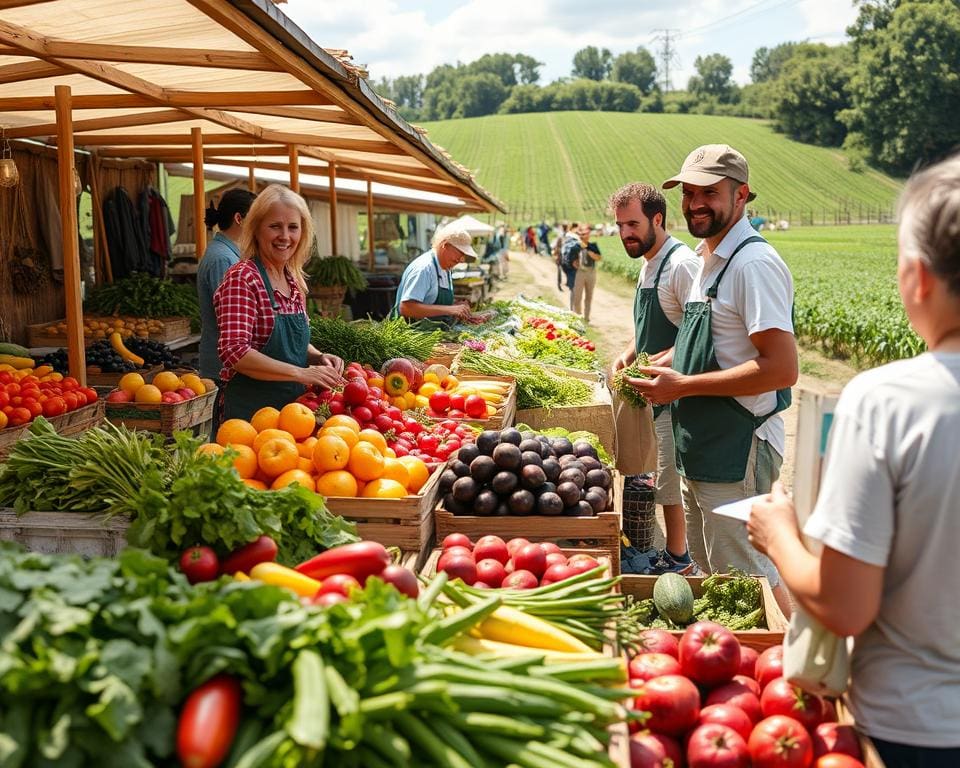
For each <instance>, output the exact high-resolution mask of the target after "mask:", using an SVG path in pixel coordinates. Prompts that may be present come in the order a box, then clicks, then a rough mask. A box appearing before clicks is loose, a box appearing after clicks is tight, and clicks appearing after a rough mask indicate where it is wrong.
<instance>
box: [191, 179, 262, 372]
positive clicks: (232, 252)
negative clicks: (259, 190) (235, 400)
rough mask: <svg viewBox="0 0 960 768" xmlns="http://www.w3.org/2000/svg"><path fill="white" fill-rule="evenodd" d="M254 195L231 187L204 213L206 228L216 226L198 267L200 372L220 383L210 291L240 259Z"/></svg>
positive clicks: (211, 291)
mask: <svg viewBox="0 0 960 768" xmlns="http://www.w3.org/2000/svg"><path fill="white" fill-rule="evenodd" d="M255 198H256V195H255V194H254V193H253V192H248V191H247V190H245V189H231V190H229V191H228V192H226V193H225V194H224V195H223V197H222V198H220V205H219V206H214V204H213V203H210V207H209V208H207V212H206V215H205V216H204V219H203V221H204V223H205V224H206V225H207V228H208V229H211V228H213V226H214V225H216V227H217V229H218V230H219V231H218V232H217V234H216V235H215V236H214V238H213V240H211V241H210V244H209V245H208V246H207V250H206V251H204V252H203V258H202V259H201V260H200V266H199V267H198V268H197V295H198V296H199V298H200V375H201V376H203V377H204V378H207V379H213V380H214V381H216V382H217V383H218V385H219V382H220V370H221V369H222V368H223V362H222V361H221V360H220V356H219V355H218V354H217V339H218V338H219V337H220V329H219V326H218V325H217V313H216V312H215V311H214V309H213V294H214V292H216V290H217V288H218V287H219V286H220V283H221V282H223V276H224V274H226V272H227V270H228V269H230V267H232V266H233V265H234V264H236V263H237V262H238V261H240V249H239V246H238V243H239V242H240V233H241V232H242V231H243V219H244V218H245V217H246V215H247V211H249V210H250V206H251V205H252V204H253V201H254V199H255Z"/></svg>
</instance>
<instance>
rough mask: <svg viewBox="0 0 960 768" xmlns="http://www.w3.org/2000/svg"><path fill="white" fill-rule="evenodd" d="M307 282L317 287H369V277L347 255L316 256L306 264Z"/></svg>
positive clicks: (358, 289)
mask: <svg viewBox="0 0 960 768" xmlns="http://www.w3.org/2000/svg"><path fill="white" fill-rule="evenodd" d="M303 271H304V272H306V275H307V282H308V283H309V284H310V285H312V286H315V287H325V286H333V285H342V286H344V287H345V288H347V289H349V290H352V291H362V290H364V289H366V287H367V278H366V277H364V276H363V273H362V272H361V271H360V270H359V269H358V268H357V265H356V264H354V263H353V260H352V259H348V258H347V257H346V256H323V257H321V256H314V257H313V258H312V259H310V261H308V262H307V263H306V265H305V266H304V270H303Z"/></svg>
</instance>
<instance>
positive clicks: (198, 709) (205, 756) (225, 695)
mask: <svg viewBox="0 0 960 768" xmlns="http://www.w3.org/2000/svg"><path fill="white" fill-rule="evenodd" d="M242 701H243V691H242V689H241V687H240V682H239V681H238V680H237V679H236V678H233V677H230V676H229V675H217V676H216V677H214V678H211V679H210V680H208V681H207V682H205V683H204V684H203V685H201V686H200V687H199V688H196V689H195V690H194V691H193V692H192V693H191V694H190V695H189V696H188V697H187V701H186V704H184V706H183V711H182V712H181V713H180V721H179V723H178V724H177V755H178V756H179V758H180V762H181V763H182V764H183V766H184V768H216V766H218V765H220V764H221V763H222V762H223V760H224V759H225V758H226V756H227V754H228V753H229V752H230V747H231V745H232V744H233V737H234V736H235V735H236V733H237V726H238V725H239V723H240V706H241V703H242Z"/></svg>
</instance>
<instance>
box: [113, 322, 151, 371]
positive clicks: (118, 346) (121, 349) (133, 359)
mask: <svg viewBox="0 0 960 768" xmlns="http://www.w3.org/2000/svg"><path fill="white" fill-rule="evenodd" d="M110 346H111V347H113V351H114V352H116V353H117V354H118V355H120V357H122V358H123V359H124V360H126V361H127V362H129V363H133V364H134V365H136V366H137V367H138V368H143V363H144V361H143V358H142V357H140V355H135V354H133V352H131V351H130V350H129V349H127V347H126V345H125V344H124V343H123V336H121V335H120V332H119V331H114V332H113V333H111V334H110Z"/></svg>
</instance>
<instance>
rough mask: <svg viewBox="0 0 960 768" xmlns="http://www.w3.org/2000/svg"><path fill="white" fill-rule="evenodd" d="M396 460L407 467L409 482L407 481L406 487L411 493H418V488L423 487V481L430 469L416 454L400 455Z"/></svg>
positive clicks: (424, 481)
mask: <svg viewBox="0 0 960 768" xmlns="http://www.w3.org/2000/svg"><path fill="white" fill-rule="evenodd" d="M397 461H399V462H400V463H401V464H403V465H404V466H405V467H406V468H407V472H408V473H409V475H410V482H408V483H407V488H409V489H410V492H411V493H418V492H419V491H420V489H421V488H423V486H424V483H426V482H427V478H429V477H430V470H429V469H428V468H427V465H426V464H425V463H424V462H423V460H422V459H419V458H417V457H416V456H401V457H400V458H399V459H397Z"/></svg>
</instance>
